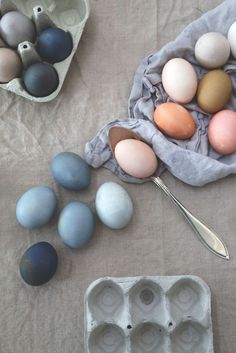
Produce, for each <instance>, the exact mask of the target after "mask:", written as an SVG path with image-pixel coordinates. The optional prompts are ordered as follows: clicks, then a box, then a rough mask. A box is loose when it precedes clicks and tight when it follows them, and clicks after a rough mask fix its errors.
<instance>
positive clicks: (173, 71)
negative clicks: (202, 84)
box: [162, 58, 198, 104]
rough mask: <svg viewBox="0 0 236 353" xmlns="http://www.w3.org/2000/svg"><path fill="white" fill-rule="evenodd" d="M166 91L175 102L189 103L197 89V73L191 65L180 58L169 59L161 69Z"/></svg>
mask: <svg viewBox="0 0 236 353" xmlns="http://www.w3.org/2000/svg"><path fill="white" fill-rule="evenodd" d="M162 84H163V87H164V89H165V91H166V93H167V94H168V95H169V96H170V97H171V98H172V99H173V100H174V101H176V102H177V103H183V104H185V103H189V102H190V101H191V100H192V99H193V97H194V96H195V94H196V91H197V84H198V81H197V75H196V72H195V70H194V68H193V66H192V65H191V64H190V63H189V62H188V61H186V60H185V59H182V58H174V59H171V60H169V61H168V62H167V63H166V64H165V66H164V68H163V71H162Z"/></svg>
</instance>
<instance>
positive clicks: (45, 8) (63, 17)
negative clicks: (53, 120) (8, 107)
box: [0, 0, 89, 103]
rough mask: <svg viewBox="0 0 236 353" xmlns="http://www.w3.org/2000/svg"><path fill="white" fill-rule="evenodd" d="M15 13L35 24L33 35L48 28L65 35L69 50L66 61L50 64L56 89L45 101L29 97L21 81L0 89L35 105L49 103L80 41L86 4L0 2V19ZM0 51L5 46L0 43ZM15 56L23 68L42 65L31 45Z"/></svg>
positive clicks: (74, 0)
mask: <svg viewBox="0 0 236 353" xmlns="http://www.w3.org/2000/svg"><path fill="white" fill-rule="evenodd" d="M15 10H18V11H20V12H22V13H23V14H25V15H26V16H28V17H29V18H31V19H32V21H33V22H34V24H35V27H36V30H37V34H38V33H39V32H41V31H43V30H44V29H46V28H48V27H59V28H61V29H64V30H65V31H69V32H70V34H71V35H72V39H73V44H74V46H73V50H72V53H71V54H70V56H69V57H67V58H66V59H65V60H64V61H62V62H59V63H56V64H54V65H53V66H54V68H55V69H56V71H57V73H58V76H59V85H58V87H57V89H56V91H54V92H53V93H52V94H50V95H49V96H47V97H33V96H31V95H30V94H29V93H28V92H27V91H26V90H25V89H24V86H23V84H22V79H21V78H15V79H14V80H12V81H10V82H8V83H6V84H0V87H1V88H3V89H5V90H8V91H11V92H14V93H16V94H18V95H20V96H23V97H25V98H27V99H29V100H31V101H35V102H41V103H43V102H49V101H51V100H53V99H54V98H56V97H57V95H58V94H59V92H60V90H61V88H62V85H63V82H64V80H65V77H66V74H67V72H68V69H69V67H70V64H71V61H72V58H73V56H74V54H75V52H76V49H77V46H78V44H79V41H80V37H81V35H82V32H83V29H84V26H85V23H86V21H87V19H88V16H89V5H88V0H15V1H14V2H12V1H8V0H2V1H0V13H1V16H3V15H4V14H5V13H7V12H9V11H15ZM0 46H1V47H7V45H6V44H5V43H4V42H3V41H2V40H0ZM18 53H19V55H20V57H21V59H22V62H23V67H24V68H27V67H28V66H29V65H31V64H33V63H34V62H37V61H42V60H41V58H40V56H39V55H38V54H37V52H36V50H35V44H32V43H30V42H27V41H26V42H23V43H20V44H19V46H18Z"/></svg>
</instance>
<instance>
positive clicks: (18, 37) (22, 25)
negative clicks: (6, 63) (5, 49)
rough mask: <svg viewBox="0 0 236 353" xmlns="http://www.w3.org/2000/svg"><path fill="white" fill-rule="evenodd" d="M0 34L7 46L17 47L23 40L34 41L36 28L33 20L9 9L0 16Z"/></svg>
mask: <svg viewBox="0 0 236 353" xmlns="http://www.w3.org/2000/svg"><path fill="white" fill-rule="evenodd" d="M0 35H1V37H2V39H3V40H4V41H5V42H6V43H7V44H8V45H9V47H11V48H17V46H18V44H20V43H22V42H24V41H29V42H31V43H34V42H35V39H36V30H35V27H34V24H33V22H32V21H31V20H30V19H29V18H28V17H26V16H25V15H24V14H22V13H21V12H18V11H10V12H7V13H6V14H5V15H3V17H2V18H1V21H0Z"/></svg>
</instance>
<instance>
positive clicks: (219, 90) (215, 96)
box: [153, 22, 236, 155]
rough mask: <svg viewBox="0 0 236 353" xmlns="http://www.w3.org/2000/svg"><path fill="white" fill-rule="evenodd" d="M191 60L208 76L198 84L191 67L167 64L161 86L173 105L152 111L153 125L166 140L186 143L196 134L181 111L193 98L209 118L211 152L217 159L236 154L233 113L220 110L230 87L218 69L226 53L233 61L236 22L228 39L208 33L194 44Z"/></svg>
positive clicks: (185, 112)
mask: <svg viewBox="0 0 236 353" xmlns="http://www.w3.org/2000/svg"><path fill="white" fill-rule="evenodd" d="M194 53H195V58H196V60H197V62H198V63H199V64H200V65H201V66H202V67H203V68H205V69H207V70H208V72H207V73H206V74H205V75H204V76H203V77H202V78H201V80H200V81H199V82H198V79H197V75H196V72H195V70H194V67H193V66H192V65H191V64H190V63H189V62H188V61H187V60H185V59H183V58H173V59H171V60H169V61H168V62H167V63H166V64H165V65H164V68H163V71H162V84H163V87H164V89H165V91H166V93H167V94H168V95H169V97H170V98H171V99H172V100H173V101H174V102H166V103H163V104H161V105H159V106H157V107H156V109H155V111H154V117H153V119H154V122H155V124H156V126H157V127H158V129H159V130H160V131H161V132H162V133H163V134H164V135H166V136H168V137H170V138H174V139H180V140H184V139H189V138H191V137H192V136H193V135H194V133H195V131H196V124H195V122H194V120H193V118H192V115H191V114H190V112H189V111H188V110H187V109H186V108H185V107H183V105H184V104H187V103H190V102H191V101H192V100H193V99H194V98H196V102H197V104H198V106H199V107H200V109H201V110H202V111H203V112H204V113H207V114H212V115H213V117H212V118H211V120H210V123H209V128H208V139H209V143H210V145H211V146H212V147H213V149H214V150H215V151H216V152H218V153H219V154H221V155H227V154H230V153H233V152H235V151H236V138H235V136H236V112H234V111H232V110H229V109H224V107H225V105H226V104H227V103H228V102H229V101H230V99H231V96H232V92H233V85H232V81H231V78H230V76H229V75H228V74H227V73H226V72H225V71H224V70H223V69H221V67H222V66H223V65H225V64H226V62H227V61H228V59H229V57H230V53H231V54H232V56H233V57H234V59H236V22H235V23H233V24H232V25H231V27H230V28H229V31H228V38H226V37H225V36H223V35H222V34H221V33H217V32H208V33H206V34H204V35H202V36H201V37H200V38H199V39H198V40H197V42H196V45H195V49H194Z"/></svg>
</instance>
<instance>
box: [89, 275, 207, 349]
mask: <svg viewBox="0 0 236 353" xmlns="http://www.w3.org/2000/svg"><path fill="white" fill-rule="evenodd" d="M85 350H86V353H189V352H191V353H213V352H214V350H213V333H212V321H211V294H210V289H209V287H208V286H207V285H206V283H205V282H204V281H203V280H202V279H200V278H199V277H196V276H173V277H168V276H167V277H165V276H164V277H162V276H161V277H159V276H155V277H149V276H145V277H125V278H111V277H105V278H100V279H98V280H96V281H95V282H93V283H92V284H91V285H90V286H89V288H88V289H87V292H86V295H85Z"/></svg>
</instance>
